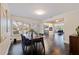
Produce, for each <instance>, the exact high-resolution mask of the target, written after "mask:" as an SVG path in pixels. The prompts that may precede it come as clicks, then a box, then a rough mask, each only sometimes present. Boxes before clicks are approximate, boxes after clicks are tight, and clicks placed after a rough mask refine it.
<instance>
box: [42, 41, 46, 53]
mask: <svg viewBox="0 0 79 59" xmlns="http://www.w3.org/2000/svg"><path fill="white" fill-rule="evenodd" d="M42 45H43V48H44V54H45V46H44V41H43V40H42Z"/></svg>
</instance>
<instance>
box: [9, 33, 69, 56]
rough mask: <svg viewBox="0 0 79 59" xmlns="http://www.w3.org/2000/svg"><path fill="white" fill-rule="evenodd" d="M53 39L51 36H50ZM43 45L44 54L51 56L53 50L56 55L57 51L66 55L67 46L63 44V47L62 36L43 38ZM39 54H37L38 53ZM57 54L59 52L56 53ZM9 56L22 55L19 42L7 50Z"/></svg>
mask: <svg viewBox="0 0 79 59" xmlns="http://www.w3.org/2000/svg"><path fill="white" fill-rule="evenodd" d="M52 37H53V36H52ZM44 44H45V54H46V55H51V54H53V52H54V49H55V51H56V53H57V51H58V50H59V51H60V54H62V55H64V54H65V55H66V54H68V50H67V49H66V48H68V46H67V45H66V44H65V46H64V35H58V34H57V33H55V35H54V38H52V39H49V38H44ZM38 53H39V52H38ZM58 53H59V52H58ZM8 54H9V55H24V54H23V51H22V46H21V42H19V43H16V44H13V45H12V46H11V48H10V50H9V53H8Z"/></svg>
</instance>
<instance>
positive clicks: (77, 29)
mask: <svg viewBox="0 0 79 59" xmlns="http://www.w3.org/2000/svg"><path fill="white" fill-rule="evenodd" d="M76 31H77V34H78V36H79V26H78V27H77V28H76Z"/></svg>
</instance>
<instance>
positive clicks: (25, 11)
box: [8, 3, 79, 20]
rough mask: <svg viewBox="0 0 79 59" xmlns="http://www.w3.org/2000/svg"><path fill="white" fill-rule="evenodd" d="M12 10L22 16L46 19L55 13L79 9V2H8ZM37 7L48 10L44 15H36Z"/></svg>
mask: <svg viewBox="0 0 79 59" xmlns="http://www.w3.org/2000/svg"><path fill="white" fill-rule="evenodd" d="M8 6H9V8H10V11H11V13H12V14H13V15H15V16H22V17H27V18H32V19H41V20H45V19H48V18H51V17H53V16H55V15H58V14H61V13H64V12H68V11H72V10H77V9H79V4H77V3H76V4H71V3H70V4H68V3H65V4H62V3H8ZM37 9H43V10H45V11H46V14H44V15H41V16H39V15H36V14H35V13H34V11H35V10H37Z"/></svg>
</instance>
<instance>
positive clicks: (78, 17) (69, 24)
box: [52, 10, 79, 44]
mask: <svg viewBox="0 0 79 59" xmlns="http://www.w3.org/2000/svg"><path fill="white" fill-rule="evenodd" d="M60 18H64V32H65V35H64V36H65V43H68V44H69V35H72V34H76V31H75V28H76V27H77V26H79V10H75V11H70V12H66V13H63V14H60V15H57V16H54V17H53V18H52V19H53V20H55V19H60Z"/></svg>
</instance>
